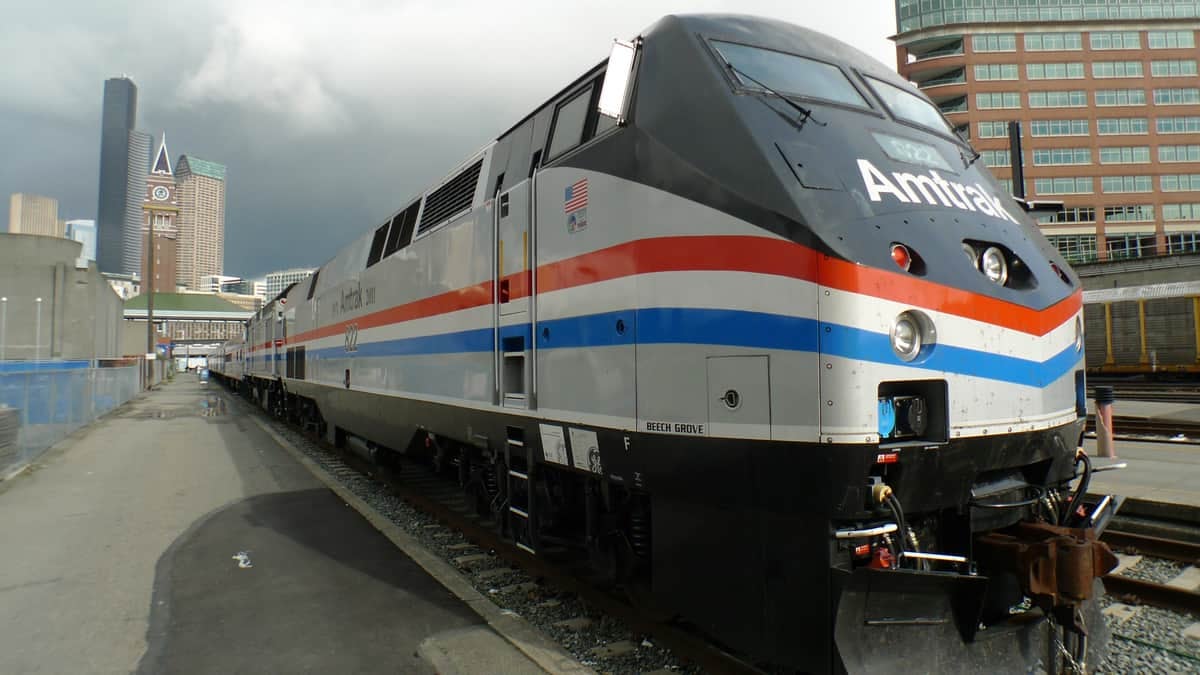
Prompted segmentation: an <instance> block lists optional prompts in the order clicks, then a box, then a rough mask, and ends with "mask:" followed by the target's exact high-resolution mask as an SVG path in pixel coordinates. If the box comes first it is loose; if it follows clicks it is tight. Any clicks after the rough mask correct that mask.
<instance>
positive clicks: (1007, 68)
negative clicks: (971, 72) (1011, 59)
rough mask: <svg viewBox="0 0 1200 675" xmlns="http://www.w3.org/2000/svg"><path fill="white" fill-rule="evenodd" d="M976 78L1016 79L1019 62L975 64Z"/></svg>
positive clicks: (979, 79)
mask: <svg viewBox="0 0 1200 675" xmlns="http://www.w3.org/2000/svg"><path fill="white" fill-rule="evenodd" d="M975 79H976V80H978V81H983V80H1015V79H1017V64H1015V63H989V64H979V65H976V66H975Z"/></svg>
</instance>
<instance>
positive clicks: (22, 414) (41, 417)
mask: <svg viewBox="0 0 1200 675" xmlns="http://www.w3.org/2000/svg"><path fill="white" fill-rule="evenodd" d="M139 388H140V368H139V367H138V366H137V365H125V366H121V367H116V368H97V367H95V366H93V364H92V363H91V362H89V361H39V362H22V361H8V362H0V410H3V409H15V410H16V411H17V413H18V414H17V415H16V417H17V418H18V419H19V424H20V428H19V431H18V433H17V435H16V436H17V440H16V442H15V444H13V443H12V442H11V441H9V442H8V446H9V447H5V445H6V442H5V440H4V439H2V438H0V475H2V474H4V473H5V472H6V471H7V469H9V468H11V466H12V465H14V464H19V463H22V462H27V461H29V460H30V459H32V458H33V457H35V456H37V455H38V454H40V453H41V452H43V451H44V450H46V449H47V448H49V447H50V446H52V445H54V444H55V443H57V442H58V441H60V440H62V439H63V438H65V437H66V436H67V435H68V434H70V433H71V432H72V431H74V430H76V429H78V428H79V427H82V426H84V425H86V424H89V423H91V422H92V421H93V420H95V419H96V418H97V417H99V416H100V415H103V414H104V413H106V412H108V411H110V410H112V409H113V408H115V407H117V406H118V405H120V404H122V403H124V402H125V401H128V400H129V399H130V398H132V397H133V395H134V394H136V393H137V392H138V390H139ZM8 417H12V414H11V413H9V415H8Z"/></svg>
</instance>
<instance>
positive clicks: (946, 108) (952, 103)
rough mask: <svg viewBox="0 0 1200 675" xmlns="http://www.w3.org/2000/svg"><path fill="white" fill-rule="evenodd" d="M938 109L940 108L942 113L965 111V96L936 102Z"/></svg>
mask: <svg viewBox="0 0 1200 675" xmlns="http://www.w3.org/2000/svg"><path fill="white" fill-rule="evenodd" d="M938 110H940V111H941V112H942V114H943V115H944V114H947V113H956V112H966V111H967V97H966V96H959V97H958V98H952V99H950V100H949V101H943V102H942V103H939V104H938Z"/></svg>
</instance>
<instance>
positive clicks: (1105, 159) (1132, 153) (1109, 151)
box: [1100, 145, 1150, 164]
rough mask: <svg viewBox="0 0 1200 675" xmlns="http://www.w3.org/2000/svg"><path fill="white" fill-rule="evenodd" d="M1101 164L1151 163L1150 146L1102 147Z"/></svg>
mask: <svg viewBox="0 0 1200 675" xmlns="http://www.w3.org/2000/svg"><path fill="white" fill-rule="evenodd" d="M1100 163H1101V164H1149V163H1150V146H1148V145H1141V146H1135V147H1130V148H1100Z"/></svg>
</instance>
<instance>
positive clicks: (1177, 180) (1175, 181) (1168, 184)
mask: <svg viewBox="0 0 1200 675" xmlns="http://www.w3.org/2000/svg"><path fill="white" fill-rule="evenodd" d="M1159 181H1160V185H1161V186H1162V191H1163V192H1193V191H1200V173H1182V174H1172V175H1168V176H1159Z"/></svg>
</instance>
